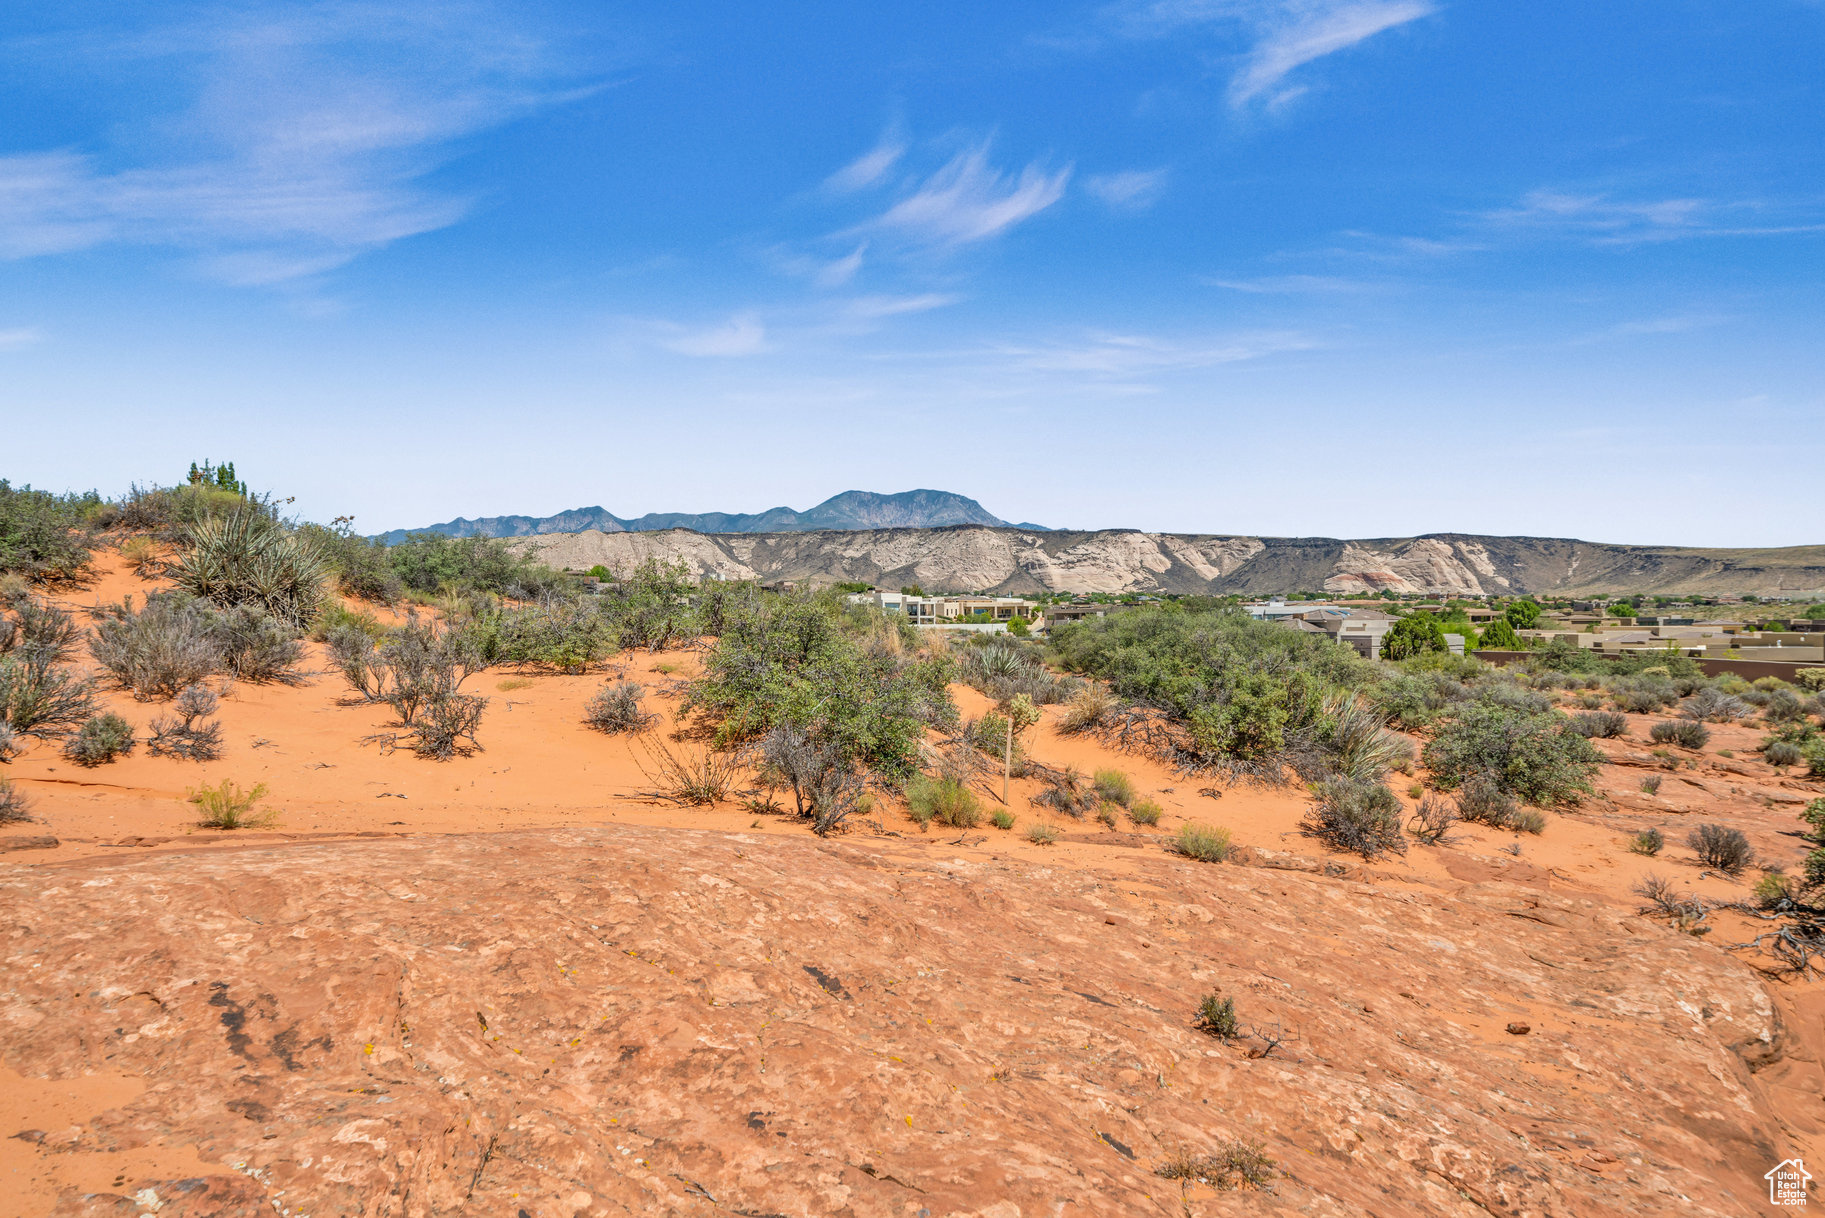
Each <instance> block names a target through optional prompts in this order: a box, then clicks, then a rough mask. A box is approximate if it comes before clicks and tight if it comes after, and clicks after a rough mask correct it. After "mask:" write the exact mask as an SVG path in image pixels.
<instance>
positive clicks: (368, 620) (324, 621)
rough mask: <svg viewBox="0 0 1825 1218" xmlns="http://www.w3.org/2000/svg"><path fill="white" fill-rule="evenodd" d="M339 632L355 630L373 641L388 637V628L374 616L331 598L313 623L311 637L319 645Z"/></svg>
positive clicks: (319, 611)
mask: <svg viewBox="0 0 1825 1218" xmlns="http://www.w3.org/2000/svg"><path fill="white" fill-rule="evenodd" d="M338 630H355V631H359V632H360V633H362V634H365V635H367V636H368V637H369V638H371V639H383V638H385V637H386V633H387V627H386V626H385V624H384V623H382V622H381V620H380V619H379V618H377V617H375V616H374V615H373V614H371V613H369V612H367V611H366V610H363V609H351V608H349V607H348V606H347V605H345V604H343V603H342V601H340V600H338V599H337V598H335V597H331V598H329V599H327V600H325V601H324V603H323V608H322V609H320V610H318V612H317V616H316V618H315V619H314V620H313V621H312V622H311V628H310V637H311V638H313V639H315V640H316V641H317V642H319V643H327V642H328V641H329V637H330V635H331V634H333V633H334V632H336V631H338Z"/></svg>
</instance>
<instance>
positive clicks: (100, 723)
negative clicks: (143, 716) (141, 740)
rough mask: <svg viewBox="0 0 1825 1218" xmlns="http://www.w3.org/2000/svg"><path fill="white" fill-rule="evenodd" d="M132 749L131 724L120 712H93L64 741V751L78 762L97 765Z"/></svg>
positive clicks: (85, 764) (64, 753) (78, 763)
mask: <svg viewBox="0 0 1825 1218" xmlns="http://www.w3.org/2000/svg"><path fill="white" fill-rule="evenodd" d="M132 751H133V725H132V724H130V723H128V722H127V721H126V720H125V719H122V718H121V717H120V716H119V715H115V714H106V715H96V716H95V717H94V718H92V719H90V720H89V721H88V722H87V723H85V724H83V725H82V727H81V729H80V730H78V731H77V732H76V734H75V735H73V736H71V737H70V738H69V739H68V740H66V741H65V742H64V746H63V755H64V756H65V757H68V758H69V759H70V760H71V761H74V762H75V763H76V764H77V765H82V766H98V765H103V764H105V763H107V762H110V761H113V760H114V759H115V758H116V757H119V756H120V755H121V754H123V753H130V752H132Z"/></svg>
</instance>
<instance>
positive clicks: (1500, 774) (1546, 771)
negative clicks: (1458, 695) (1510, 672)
mask: <svg viewBox="0 0 1825 1218" xmlns="http://www.w3.org/2000/svg"><path fill="white" fill-rule="evenodd" d="M1424 757H1425V761H1426V766H1427V768H1428V769H1430V770H1431V771H1432V774H1433V779H1434V781H1435V782H1436V783H1437V784H1438V786H1440V787H1441V788H1443V789H1444V790H1452V789H1454V788H1456V787H1459V786H1462V785H1463V784H1464V783H1466V782H1468V781H1469V780H1470V779H1472V778H1475V777H1483V778H1486V779H1487V780H1488V781H1490V782H1492V783H1494V784H1495V785H1496V787H1497V788H1499V789H1500V790H1503V791H1509V792H1513V793H1514V794H1516V795H1518V796H1520V797H1521V798H1523V799H1526V800H1528V801H1530V802H1533V803H1539V804H1560V803H1573V802H1576V801H1577V799H1578V797H1579V796H1580V795H1583V794H1588V793H1589V792H1590V790H1591V785H1590V780H1591V775H1592V774H1593V773H1595V772H1596V770H1597V767H1598V766H1599V765H1600V764H1601V763H1602V761H1603V755H1602V754H1601V753H1599V752H1598V751H1597V749H1596V747H1595V746H1594V745H1592V744H1591V742H1590V741H1588V740H1586V739H1585V738H1584V737H1583V736H1581V735H1579V734H1578V733H1577V732H1576V731H1574V730H1572V727H1571V724H1570V720H1569V719H1568V718H1567V717H1566V716H1565V715H1563V714H1561V713H1559V712H1557V711H1547V712H1544V713H1540V714H1528V713H1526V712H1522V711H1514V710H1509V709H1507V708H1505V707H1500V706H1493V705H1490V704H1488V703H1471V704H1468V705H1465V706H1463V707H1461V708H1459V709H1458V710H1456V711H1454V712H1453V713H1452V714H1451V715H1450V716H1449V717H1447V718H1446V719H1445V720H1444V721H1443V723H1442V724H1441V725H1440V727H1439V729H1438V733H1437V735H1435V736H1434V737H1433V738H1432V740H1431V741H1429V742H1428V743H1427V744H1426V747H1425V752H1424Z"/></svg>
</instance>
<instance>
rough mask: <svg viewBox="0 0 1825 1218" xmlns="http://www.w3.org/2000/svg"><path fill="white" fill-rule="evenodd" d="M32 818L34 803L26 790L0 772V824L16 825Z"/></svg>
mask: <svg viewBox="0 0 1825 1218" xmlns="http://www.w3.org/2000/svg"><path fill="white" fill-rule="evenodd" d="M31 819H32V804H31V801H30V800H28V799H27V798H26V797H25V792H23V791H21V790H20V789H19V788H18V787H15V786H14V785H13V783H12V780H11V779H10V778H7V777H6V776H5V775H3V774H0V825H16V824H20V823H22V822H25V821H29V820H31Z"/></svg>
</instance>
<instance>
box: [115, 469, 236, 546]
mask: <svg viewBox="0 0 1825 1218" xmlns="http://www.w3.org/2000/svg"><path fill="white" fill-rule="evenodd" d="M250 505H251V506H254V507H258V508H262V509H264V508H265V507H266V504H264V503H263V502H260V501H257V500H250V499H249V498H248V497H247V496H246V495H243V494H241V493H240V492H239V491H238V490H230V489H228V488H226V487H217V486H214V485H207V484H201V483H198V484H190V483H186V484H185V485H182V486H152V487H143V486H140V485H139V484H137V483H135V484H134V485H133V487H132V489H130V490H129V491H128V492H127V494H126V496H125V497H124V498H122V499H121V500H120V502H119V503H118V504H115V505H114V509H115V519H114V521H113V525H112V527H115V528H119V529H123V530H125V531H127V532H130V533H146V534H150V535H151V536H153V537H155V538H157V539H159V540H161V541H166V542H175V541H180V540H182V538H183V537H184V535H185V533H186V532H188V531H189V529H190V528H191V527H192V526H194V525H196V524H198V523H200V522H202V521H204V520H209V519H215V518H219V517H222V516H226V515H228V514H229V513H230V512H233V511H236V510H238V509H240V508H244V507H248V506H250Z"/></svg>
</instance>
